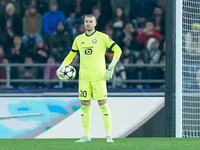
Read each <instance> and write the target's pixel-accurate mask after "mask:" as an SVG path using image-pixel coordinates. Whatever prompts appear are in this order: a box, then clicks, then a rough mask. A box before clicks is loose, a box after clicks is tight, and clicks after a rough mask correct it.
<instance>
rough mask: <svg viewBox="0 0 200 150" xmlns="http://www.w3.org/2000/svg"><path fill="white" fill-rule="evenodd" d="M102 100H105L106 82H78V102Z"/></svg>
mask: <svg viewBox="0 0 200 150" xmlns="http://www.w3.org/2000/svg"><path fill="white" fill-rule="evenodd" d="M92 97H93V100H103V99H106V98H107V87H106V81H104V80H97V81H79V99H80V100H91V98H92Z"/></svg>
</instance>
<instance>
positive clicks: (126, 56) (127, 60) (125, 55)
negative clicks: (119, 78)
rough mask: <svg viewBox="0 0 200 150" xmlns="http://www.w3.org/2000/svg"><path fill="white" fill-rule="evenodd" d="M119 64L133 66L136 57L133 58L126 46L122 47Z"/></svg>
mask: <svg viewBox="0 0 200 150" xmlns="http://www.w3.org/2000/svg"><path fill="white" fill-rule="evenodd" d="M121 62H122V63H123V64H133V63H135V62H136V57H134V55H133V54H131V50H130V49H129V48H128V47H126V46H125V47H124V49H123V52H122V56H121Z"/></svg>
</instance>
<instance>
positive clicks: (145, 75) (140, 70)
mask: <svg viewBox="0 0 200 150" xmlns="http://www.w3.org/2000/svg"><path fill="white" fill-rule="evenodd" d="M136 64H137V65H138V67H137V68H135V69H134V70H133V71H132V72H131V74H130V75H129V76H130V77H131V79H135V80H144V79H145V80H147V79H150V78H151V74H150V71H149V70H148V69H147V68H146V67H143V64H144V61H143V60H142V59H138V60H137V62H136ZM132 86H133V87H134V88H148V87H150V86H149V84H148V83H144V82H137V83H132Z"/></svg>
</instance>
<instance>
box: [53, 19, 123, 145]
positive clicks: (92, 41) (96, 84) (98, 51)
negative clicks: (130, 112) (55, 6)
mask: <svg viewBox="0 0 200 150" xmlns="http://www.w3.org/2000/svg"><path fill="white" fill-rule="evenodd" d="M96 24H97V22H96V18H95V17H94V16H93V15H87V16H86V17H85V20H84V26H85V29H86V32H85V33H83V34H81V35H79V36H77V37H76V38H75V40H74V42H73V45H72V50H71V51H70V53H69V54H68V55H67V57H66V58H65V59H64V61H63V62H62V64H61V66H60V67H59V68H58V70H57V72H56V74H57V76H58V78H59V79H60V80H62V81H66V79H64V78H63V77H62V76H63V73H62V67H64V66H68V65H69V64H70V63H71V62H72V60H73V58H74V56H75V55H76V54H77V53H78V52H79V53H80V69H79V99H80V100H81V109H82V114H81V118H82V125H83V129H84V134H85V135H84V136H83V137H82V138H81V139H80V140H78V141H76V142H91V139H90V122H91V97H93V100H97V101H98V103H99V107H100V109H101V111H102V116H103V121H104V125H105V130H106V139H107V142H114V141H113V139H112V137H111V114H110V110H109V106H108V103H107V86H106V80H110V79H112V74H113V71H114V67H115V65H116V63H117V62H118V60H119V58H120V55H121V49H120V48H119V46H118V45H117V44H115V42H114V41H113V40H112V39H110V38H109V37H108V35H106V34H104V33H101V32H98V31H95V26H96ZM107 48H109V49H111V50H113V51H114V57H113V60H112V62H111V63H110V65H109V66H108V68H107V70H106V64H105V52H106V49H107Z"/></svg>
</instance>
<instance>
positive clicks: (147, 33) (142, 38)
mask: <svg viewBox="0 0 200 150" xmlns="http://www.w3.org/2000/svg"><path fill="white" fill-rule="evenodd" d="M152 37H153V38H156V39H157V40H158V41H162V39H163V37H162V35H160V33H158V32H156V31H155V28H154V25H153V22H151V21H148V22H147V23H146V27H145V28H144V30H143V33H141V34H139V35H138V36H137V41H138V42H139V43H142V44H143V45H144V48H146V47H147V42H148V40H149V39H150V38H152Z"/></svg>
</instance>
